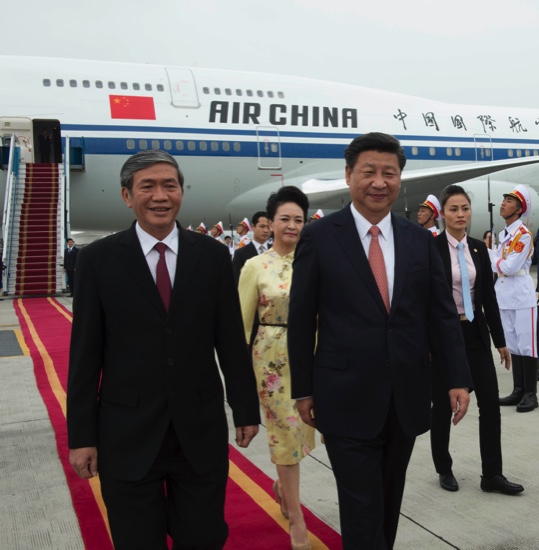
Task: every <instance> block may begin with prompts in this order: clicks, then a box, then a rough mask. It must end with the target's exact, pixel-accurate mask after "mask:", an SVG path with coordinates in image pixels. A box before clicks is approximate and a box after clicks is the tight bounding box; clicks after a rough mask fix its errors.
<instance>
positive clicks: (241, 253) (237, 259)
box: [232, 211, 271, 285]
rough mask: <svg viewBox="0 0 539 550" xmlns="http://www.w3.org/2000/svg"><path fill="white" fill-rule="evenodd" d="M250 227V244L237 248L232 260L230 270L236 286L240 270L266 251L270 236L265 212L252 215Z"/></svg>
mask: <svg viewBox="0 0 539 550" xmlns="http://www.w3.org/2000/svg"><path fill="white" fill-rule="evenodd" d="M251 227H252V229H253V238H252V240H251V242H250V243H249V244H248V245H245V246H244V247H243V248H238V249H237V250H236V252H235V254H234V258H233V259H232V270H233V271H234V279H235V280H236V285H237V284H238V282H239V280H240V273H241V269H242V267H243V266H244V265H245V262H246V261H247V260H250V259H251V258H254V257H255V256H257V255H258V254H261V253H262V252H265V251H266V250H267V249H268V244H267V243H268V239H269V238H270V235H271V229H270V226H269V221H268V215H267V214H266V212H262V211H259V212H256V213H255V214H253V217H252V218H251Z"/></svg>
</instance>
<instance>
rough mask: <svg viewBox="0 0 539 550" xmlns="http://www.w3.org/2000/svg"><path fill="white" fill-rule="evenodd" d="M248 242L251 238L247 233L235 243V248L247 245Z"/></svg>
mask: <svg viewBox="0 0 539 550" xmlns="http://www.w3.org/2000/svg"><path fill="white" fill-rule="evenodd" d="M250 242H251V239H250V238H249V237H248V236H247V235H243V237H240V240H239V241H238V244H237V245H236V249H238V248H243V247H244V246H247V245H248V244H249V243H250Z"/></svg>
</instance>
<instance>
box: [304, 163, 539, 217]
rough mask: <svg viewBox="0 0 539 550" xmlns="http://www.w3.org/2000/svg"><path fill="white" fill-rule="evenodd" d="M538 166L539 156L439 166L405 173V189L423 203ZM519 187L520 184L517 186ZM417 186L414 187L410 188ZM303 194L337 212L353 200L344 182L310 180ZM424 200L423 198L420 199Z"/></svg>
mask: <svg viewBox="0 0 539 550" xmlns="http://www.w3.org/2000/svg"><path fill="white" fill-rule="evenodd" d="M537 163H539V156H531V157H524V158H517V159H504V160H494V161H486V162H468V163H463V164H458V165H457V166H438V167H433V168H424V169H420V170H406V169H405V170H404V172H403V173H402V178H401V180H402V187H403V188H407V189H408V197H409V198H410V191H411V190H413V193H412V195H413V197H415V199H414V198H413V199H412V200H416V201H417V198H420V201H421V200H423V199H424V198H425V197H426V196H427V195H428V194H429V193H433V194H435V195H439V193H440V192H441V191H442V189H443V188H444V187H447V186H448V185H451V184H454V183H460V182H463V181H467V180H470V179H473V178H477V177H481V176H485V175H487V174H493V173H495V172H500V171H502V170H508V169H511V168H520V167H523V166H528V165H531V164H537ZM516 183H518V182H516ZM410 184H414V185H410ZM302 189H303V192H304V193H305V194H306V195H308V197H309V202H310V203H311V208H326V209H329V210H331V209H337V208H341V207H342V206H343V203H345V202H348V201H349V200H350V194H349V191H348V185H347V184H346V181H345V180H344V178H343V179H311V180H308V181H306V182H305V183H303V185H302ZM421 197H422V198H421Z"/></svg>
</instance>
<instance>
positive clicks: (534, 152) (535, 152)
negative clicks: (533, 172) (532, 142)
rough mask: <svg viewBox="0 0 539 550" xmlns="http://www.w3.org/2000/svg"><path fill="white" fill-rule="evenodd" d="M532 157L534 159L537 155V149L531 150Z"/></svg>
mask: <svg viewBox="0 0 539 550" xmlns="http://www.w3.org/2000/svg"><path fill="white" fill-rule="evenodd" d="M533 155H534V156H535V157H536V156H537V155H539V151H538V150H537V149H534V150H533Z"/></svg>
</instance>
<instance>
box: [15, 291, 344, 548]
mask: <svg viewBox="0 0 539 550" xmlns="http://www.w3.org/2000/svg"><path fill="white" fill-rule="evenodd" d="M14 304H15V310H16V312H17V315H18V317H19V320H20V324H21V329H22V332H23V335H24V339H25V341H26V345H27V346H28V348H29V350H30V353H31V355H32V359H33V362H34V370H35V376H36V381H37V386H38V389H39V391H40V393H41V395H42V397H43V401H44V402H45V405H46V407H47V410H48V412H49V416H50V419H51V422H52V425H53V428H54V431H55V433H56V444H57V447H58V455H59V457H60V460H61V462H62V466H63V468H64V472H65V475H66V479H67V483H68V486H69V489H70V491H71V496H72V499H73V507H74V509H75V513H76V514H77V517H78V520H79V524H80V529H81V534H82V538H83V540H84V543H85V546H86V548H87V549H89V550H109V549H112V543H111V541H110V535H109V532H108V524H107V520H106V511H105V507H104V505H103V502H102V500H101V492H100V487H99V479H98V478H94V479H92V480H91V481H86V480H82V479H79V478H78V477H77V476H76V475H75V473H74V472H73V469H72V468H71V465H70V464H69V461H68V449H67V430H66V423H65V392H66V382H67V369H68V350H69V337H70V332H71V318H72V315H71V312H70V311H69V310H67V309H66V308H64V307H63V306H62V305H60V304H59V303H58V302H57V301H56V300H55V299H53V298H30V299H24V300H21V299H19V300H16V301H15V303H14ZM272 483H273V480H272V479H270V478H269V477H268V476H267V475H265V474H264V473H263V472H262V471H261V470H260V469H259V468H257V467H256V466H255V465H254V464H252V463H251V462H250V461H249V460H247V459H246V458H245V457H244V456H243V455H242V454H241V453H240V452H239V451H237V450H236V449H235V448H234V447H232V446H230V476H229V483H228V489H227V505H226V510H225V513H226V519H227V522H228V525H229V527H230V537H229V539H228V541H227V544H226V547H225V548H226V550H244V549H245V550H248V549H249V550H251V549H253V548H256V549H257V550H276V549H281V548H282V549H288V548H290V539H289V535H288V532H287V529H288V522H287V521H286V520H285V519H284V518H283V517H282V516H281V514H280V511H279V507H278V505H277V504H276V503H275V502H274V501H273V493H272V490H271V486H272ZM303 511H304V514H305V520H306V523H307V526H308V528H309V531H310V539H311V543H312V545H313V549H314V550H323V549H329V550H333V549H337V548H341V539H340V535H339V534H338V533H337V532H335V531H334V530H333V529H331V528H330V527H328V526H327V525H326V524H325V523H324V522H322V521H321V520H319V519H318V518H317V517H316V516H315V515H314V514H312V513H311V512H310V511H309V510H307V509H306V508H304V510H303Z"/></svg>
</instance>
